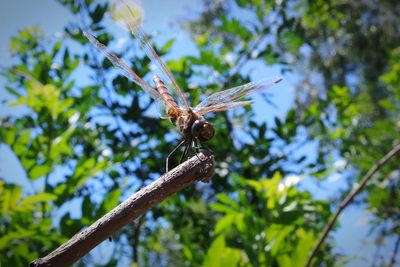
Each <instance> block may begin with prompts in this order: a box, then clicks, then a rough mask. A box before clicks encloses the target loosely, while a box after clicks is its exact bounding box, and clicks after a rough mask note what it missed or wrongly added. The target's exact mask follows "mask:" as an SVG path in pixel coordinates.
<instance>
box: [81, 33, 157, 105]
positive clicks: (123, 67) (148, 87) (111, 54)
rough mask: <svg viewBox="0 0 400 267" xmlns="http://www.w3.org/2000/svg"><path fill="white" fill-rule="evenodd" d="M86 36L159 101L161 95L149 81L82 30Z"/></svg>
mask: <svg viewBox="0 0 400 267" xmlns="http://www.w3.org/2000/svg"><path fill="white" fill-rule="evenodd" d="M83 34H84V35H85V36H86V38H87V39H88V40H89V41H90V42H91V43H92V44H93V45H94V46H95V47H97V48H98V49H99V50H100V51H101V52H102V53H103V54H104V55H105V56H106V57H107V58H108V59H109V60H110V61H111V63H112V64H113V65H114V66H115V67H116V68H117V69H119V70H120V71H121V73H122V74H123V75H124V76H125V77H126V78H128V79H129V80H131V81H132V82H134V83H136V84H137V85H139V86H140V87H141V88H142V89H143V90H144V91H145V92H146V93H147V94H148V95H149V96H150V97H151V98H153V99H154V100H157V101H160V100H161V99H162V98H161V95H160V94H159V93H158V91H157V90H156V89H154V88H153V87H152V86H151V85H150V84H149V83H147V82H146V81H144V80H143V79H142V78H140V77H139V75H137V74H136V72H134V71H133V70H132V69H131V68H130V67H129V66H128V65H127V64H126V63H125V62H124V61H123V60H122V59H120V58H119V57H117V55H116V54H115V53H113V52H112V51H111V50H110V49H108V47H107V46H105V45H103V44H102V43H100V42H99V41H98V40H97V39H96V38H95V37H94V36H93V35H92V34H90V33H88V32H83Z"/></svg>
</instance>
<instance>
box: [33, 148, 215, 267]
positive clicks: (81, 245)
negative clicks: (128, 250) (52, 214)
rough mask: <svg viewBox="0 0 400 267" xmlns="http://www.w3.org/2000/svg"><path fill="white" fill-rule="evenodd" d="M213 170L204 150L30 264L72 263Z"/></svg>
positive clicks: (56, 264)
mask: <svg viewBox="0 0 400 267" xmlns="http://www.w3.org/2000/svg"><path fill="white" fill-rule="evenodd" d="M213 174H214V156H213V154H212V152H209V151H205V152H203V153H199V154H197V155H195V156H194V157H192V158H190V159H189V160H188V161H186V162H184V163H182V164H181V165H179V166H177V167H176V168H174V169H173V170H171V171H170V172H168V173H166V174H164V175H162V176H161V177H160V178H159V179H157V180H155V181H154V182H153V183H151V184H150V185H148V186H146V187H143V188H142V189H140V190H139V191H138V192H136V193H135V194H133V195H132V196H131V197H130V198H128V199H127V200H125V201H124V202H122V203H121V204H119V205H118V206H117V207H115V208H114V209H113V210H111V211H110V212H108V213H107V214H106V215H104V216H103V217H102V218H100V219H99V220H97V221H96V222H95V223H93V224H92V225H91V226H89V227H88V228H86V229H84V230H82V231H81V232H80V233H78V234H76V235H74V236H73V237H72V238H71V239H70V240H69V241H67V242H66V243H64V244H62V245H61V246H60V247H58V248H57V249H56V250H54V251H53V252H51V253H50V254H49V255H47V256H46V257H43V258H38V259H36V260H34V261H33V262H31V264H30V266H70V265H71V264H72V263H74V262H75V261H77V260H79V259H80V258H82V257H83V256H84V255H85V254H86V253H88V252H89V251H90V250H91V249H93V248H94V247H95V246H96V245H98V244H99V243H100V242H102V241H103V240H105V239H107V238H108V237H110V236H111V235H113V234H114V233H115V232H116V231H117V230H119V229H121V228H122V227H123V226H125V225H126V224H128V223H130V222H132V220H134V219H135V218H137V217H139V216H140V215H141V214H143V213H144V212H145V211H147V210H148V209H150V208H151V207H153V206H154V205H156V204H158V203H160V202H161V201H163V200H164V199H166V198H168V197H169V196H171V195H172V194H174V193H176V192H178V191H180V190H181V189H183V188H184V187H186V186H188V185H189V184H191V183H193V182H196V181H202V182H209V181H210V179H211V177H212V175H213Z"/></svg>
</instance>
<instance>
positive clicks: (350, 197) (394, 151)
mask: <svg viewBox="0 0 400 267" xmlns="http://www.w3.org/2000/svg"><path fill="white" fill-rule="evenodd" d="M399 152H400V144H398V145H396V146H394V148H393V149H392V150H390V152H389V153H387V154H386V155H385V156H384V157H383V158H382V159H381V160H380V161H378V163H377V164H375V165H374V166H373V167H372V168H371V169H370V170H369V171H368V173H367V174H366V175H365V176H364V177H363V178H362V179H361V182H360V183H359V185H358V186H357V187H356V188H354V190H353V191H352V192H351V193H350V194H349V195H348V196H347V197H346V198H345V199H344V200H343V201H342V203H340V206H339V208H338V210H337V211H336V212H335V214H334V215H333V217H332V218H331V219H330V221H329V223H328V224H327V225H326V226H325V229H324V231H323V232H322V235H321V237H320V238H319V240H318V242H317V244H316V245H315V247H314V248H313V250H312V251H311V253H310V255H309V257H308V260H307V263H306V265H305V266H306V267H309V266H311V261H312V259H313V257H314V256H315V254H316V253H317V251H318V249H319V248H320V247H321V245H322V243H323V242H324V240H325V238H326V237H327V236H328V234H329V232H330V231H331V230H332V227H333V224H334V223H335V222H336V219H337V218H338V217H339V215H340V214H341V213H342V211H343V210H344V209H345V208H346V207H347V206H348V205H349V204H350V203H351V202H352V201H353V199H354V197H355V196H356V195H357V194H358V193H360V192H361V190H362V189H363V188H364V186H365V185H366V184H367V182H368V181H369V180H370V179H371V177H372V176H373V175H374V174H375V173H376V172H377V171H379V170H380V169H381V168H382V167H383V166H384V165H385V164H386V163H387V162H388V161H389V160H390V159H392V158H393V157H394V156H395V155H396V154H397V153H399Z"/></svg>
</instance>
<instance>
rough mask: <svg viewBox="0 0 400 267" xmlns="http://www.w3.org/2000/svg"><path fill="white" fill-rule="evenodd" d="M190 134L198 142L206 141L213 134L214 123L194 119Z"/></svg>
mask: <svg viewBox="0 0 400 267" xmlns="http://www.w3.org/2000/svg"><path fill="white" fill-rule="evenodd" d="M192 135H193V136H194V137H195V138H197V139H198V140H199V141H200V142H206V141H208V140H210V139H211V138H212V137H213V136H214V125H213V124H212V123H209V122H208V121H204V120H195V121H194V123H193V125H192Z"/></svg>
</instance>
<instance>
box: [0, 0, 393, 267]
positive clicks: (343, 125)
mask: <svg viewBox="0 0 400 267" xmlns="http://www.w3.org/2000/svg"><path fill="white" fill-rule="evenodd" d="M59 2H60V3H62V4H63V5H64V6H65V7H66V8H68V9H69V10H70V11H71V12H72V13H73V14H75V17H76V18H77V21H74V22H72V23H71V24H69V25H68V26H66V28H65V31H64V35H63V37H62V39H57V38H52V39H50V40H49V39H47V38H45V37H43V33H41V31H40V30H39V29H26V30H23V31H21V32H19V33H18V35H17V36H16V37H14V38H13V40H12V41H11V49H12V51H13V55H14V61H13V62H14V64H13V65H12V66H11V67H10V68H8V69H7V70H4V71H3V75H4V77H6V78H7V79H8V83H7V86H6V87H5V88H4V89H6V90H8V92H10V93H12V94H14V95H15V99H16V100H15V101H13V102H12V103H11V104H12V105H25V106H27V107H28V108H29V112H26V113H23V114H18V115H11V116H8V117H6V118H2V119H1V124H2V128H1V130H0V138H1V142H2V143H3V144H6V145H8V146H9V147H10V148H11V149H12V150H13V152H14V153H15V155H17V157H18V159H19V161H20V162H21V165H22V167H23V168H24V170H25V171H26V175H27V178H28V179H29V183H30V184H31V188H22V187H21V186H18V185H16V184H13V183H6V182H4V181H2V183H1V187H0V190H1V196H0V203H1V204H0V205H1V206H0V207H1V211H2V217H1V224H0V233H1V237H0V251H1V252H2V255H7V257H4V258H3V257H2V258H1V259H0V261H1V262H2V263H4V264H5V265H10V264H11V263H13V264H15V263H17V264H18V265H26V264H27V263H29V262H30V261H31V260H33V259H34V258H36V257H38V256H43V255H44V254H46V253H48V252H50V251H51V250H53V249H54V248H55V247H57V246H58V245H59V244H61V243H62V242H64V241H65V240H66V239H68V238H70V237H71V236H72V235H73V234H75V233H76V232H78V231H79V230H80V229H82V228H83V227H85V226H87V225H89V224H91V223H92V222H93V221H95V220H96V219H97V218H99V217H100V216H101V215H103V214H104V213H106V212H107V211H109V210H111V209H112V208H113V207H114V206H115V205H117V204H118V202H119V201H121V200H122V199H124V198H126V197H127V196H129V195H130V194H131V193H133V192H134V191H136V190H137V189H138V188H140V187H141V186H143V185H145V184H147V183H148V182H149V181H151V180H152V179H154V178H157V177H158V176H159V175H160V174H162V173H163V169H162V167H161V166H164V160H165V157H166V156H167V154H168V153H169V152H170V150H171V148H173V147H174V145H176V142H177V134H176V133H175V132H174V131H173V130H172V127H171V126H172V125H171V123H170V122H168V121H166V120H160V119H159V118H157V117H155V116H153V115H152V114H153V112H152V109H153V107H154V104H153V103H152V101H151V100H150V98H148V97H147V96H145V95H144V93H143V92H142V91H141V89H140V88H138V87H137V86H136V85H134V84H132V83H130V82H129V81H128V80H127V79H125V78H124V77H122V76H118V75H116V74H115V71H114V70H113V68H112V66H111V64H110V63H109V62H108V61H107V60H104V59H103V58H102V57H101V56H100V55H99V53H97V51H96V50H95V49H94V48H92V47H91V46H90V45H89V44H88V43H87V40H86V39H85V38H84V37H83V36H82V31H81V29H82V28H83V27H87V28H88V29H89V30H90V31H91V32H93V33H95V34H96V36H97V37H98V38H99V40H100V41H101V42H103V43H105V44H108V45H109V44H110V45H112V44H113V43H115V37H114V36H113V35H112V33H111V32H110V31H109V30H107V28H106V26H105V22H104V15H105V12H106V11H107V9H108V5H107V4H98V3H93V1H90V0H86V1H84V2H85V3H84V5H83V6H82V5H81V4H80V3H78V2H74V1H66V0H60V1H59ZM367 4H369V2H368V3H363V2H361V4H360V6H361V7H362V8H360V7H359V6H356V4H352V3H345V2H340V3H339V2H338V3H325V2H323V1H320V2H315V4H314V3H308V2H303V1H281V2H274V3H269V2H262V1H236V2H234V1H227V2H224V3H223V5H222V4H218V5H214V4H212V3H211V2H210V3H208V4H207V5H206V7H207V8H206V9H205V12H204V13H203V14H201V16H200V17H199V18H198V20H196V21H190V22H188V23H187V24H186V25H187V26H189V27H190V29H191V32H192V33H193V35H192V37H193V40H194V41H195V43H196V46H197V49H198V56H186V57H182V58H179V59H176V60H172V61H169V62H167V63H168V67H169V68H170V69H171V70H172V71H173V72H174V75H175V78H176V80H177V82H178V83H179V84H180V85H181V87H182V88H191V89H188V90H186V92H188V93H189V94H190V99H191V100H192V102H193V103H198V102H199V99H201V98H202V97H203V96H205V95H208V94H210V93H211V92H215V91H218V90H221V89H222V88H228V87H232V86H235V85H240V84H243V83H246V82H248V81H249V80H250V77H249V74H248V73H245V72H244V67H245V66H246V65H248V64H252V62H253V61H261V62H262V63H263V64H269V65H271V64H279V65H280V66H281V67H283V69H284V70H286V71H295V70H297V69H296V64H302V68H303V69H307V70H309V72H308V73H306V74H307V75H304V73H302V77H308V75H310V77H311V78H310V79H304V80H305V81H307V83H306V82H302V83H301V88H305V86H304V84H307V85H309V88H310V89H309V90H299V92H300V93H299V95H298V96H297V99H298V101H297V102H296V106H295V107H294V108H293V109H291V110H290V111H289V112H288V113H287V114H286V115H285V117H284V118H283V119H280V118H275V124H274V125H267V124H266V123H265V122H263V123H259V122H257V121H255V119H254V116H253V115H254V112H253V111H252V110H251V108H246V110H244V109H242V110H238V111H235V112H228V113H223V114H219V115H217V116H215V117H211V118H210V120H212V121H213V122H214V123H215V126H216V132H217V134H216V135H215V137H214V139H213V140H212V141H211V142H210V144H209V146H210V148H211V149H212V150H213V151H214V153H215V157H216V175H215V176H214V178H213V180H212V182H211V184H209V185H207V186H204V185H196V186H193V187H190V188H187V189H185V190H184V191H182V192H181V193H180V194H178V195H175V196H173V197H171V198H170V199H169V200H168V201H166V202H164V203H162V204H161V205H159V206H157V207H156V208H154V209H152V210H151V211H150V212H148V213H147V214H145V215H144V216H142V218H140V219H139V220H137V221H135V222H132V224H131V225H128V226H127V227H125V228H124V229H123V230H122V231H121V232H120V233H118V234H117V235H116V236H114V237H113V242H112V243H110V244H108V248H109V249H110V250H113V253H112V255H113V256H112V257H111V258H110V259H109V260H108V262H106V263H104V262H102V264H104V265H108V266H114V265H116V264H118V263H120V264H121V262H125V261H126V262H133V263H136V264H138V265H140V266H150V265H157V266H160V265H161V266H167V265H168V266H169V265H172V266H174V265H179V266H181V265H188V266H192V265H204V266H209V265H210V263H211V262H212V263H213V264H214V265H215V266H234V265H239V266H241V265H243V266H301V265H303V264H304V263H305V262H306V260H307V256H308V253H309V251H310V250H311V247H312V246H313V244H314V243H315V242H316V239H317V238H318V235H319V233H320V232H321V229H322V228H323V226H324V224H325V223H326V221H327V219H328V218H329V215H330V211H329V210H330V207H329V205H328V203H326V202H324V201H320V200H315V199H313V196H312V195H311V194H310V193H309V192H306V191H299V190H298V189H296V188H295V187H293V185H294V184H295V183H296V182H298V177H300V176H301V175H313V176H316V177H320V178H324V177H326V176H327V175H328V174H329V170H330V169H331V168H330V167H331V165H332V162H331V161H330V160H331V159H330V157H332V156H334V157H340V158H345V159H346V161H347V163H348V165H349V168H350V167H351V172H349V173H350V174H351V175H353V176H354V177H356V176H357V175H358V174H359V173H363V172H365V170H366V169H368V168H369V167H370V166H371V165H372V164H373V163H374V161H375V160H377V159H378V158H380V157H381V155H382V154H383V153H385V152H386V151H387V150H389V149H388V148H389V147H390V146H391V145H392V144H393V143H395V142H396V141H397V142H398V140H396V138H398V137H397V136H398V125H397V124H396V123H395V122H396V121H398V114H399V113H398V108H399V105H398V103H399V89H398V88H399V86H398V85H399V83H400V82H399V79H398V78H397V75H396V74H397V73H398V64H397V62H398V61H397V60H396V58H398V57H399V53H398V51H397V50H396V49H395V43H396V40H397V39H395V38H396V37H395V36H396V35H395V34H390V33H389V32H386V31H385V27H386V26H384V25H386V24H387V23H386V22H385V23H383V22H381V24H377V25H375V24H374V25H375V27H376V31H378V32H380V34H382V35H383V36H385V34H386V35H387V39H385V38H386V37H385V38H383V40H381V39H380V40H379V41H380V42H382V43H379V44H376V46H377V47H378V46H379V47H378V48H379V49H375V50H372V51H371V49H370V50H367V49H364V50H363V48H362V47H358V48H355V47H354V46H348V45H346V40H347V39H346V38H350V37H351V35H352V34H353V35H354V38H355V37H357V36H356V35H359V36H358V38H361V37H363V36H365V35H367V34H371V36H370V37H372V33H370V32H369V31H366V32H362V31H361V29H364V26H365V25H363V24H362V23H363V21H362V20H361V21H360V22H357V20H356V19H354V20H353V18H358V17H360V18H361V17H363V16H364V14H369V13H368V12H366V11H369V10H370V9H371V10H372V9H373V7H374V6H373V5H372V4H371V5H372V7H371V6H368V5H367ZM392 5H396V4H395V3H392ZM384 7H385V8H386V9H387V10H386V9H385V10H386V11H387V12H390V11H392V10H395V9H394V8H393V7H392V6H390V3H388V4H387V5H386V4H385V5H384ZM378 10H379V9H378ZM241 12H244V13H241ZM239 14H246V15H243V16H239ZM266 14H268V15H267V16H266ZM333 14H334V15H335V16H333ZM379 14H380V13H379V12H378V13H376V12H375V13H374V12H372V11H371V14H370V15H369V16H371V17H372V18H374V16H376V17H377V18H379ZM350 15H351V16H350ZM336 16H337V17H336ZM382 17H383V16H381V17H380V18H381V19H382ZM345 18H347V20H346V19H345ZM391 19H392V20H393V21H392V24H391V25H393V29H392V30H393V31H395V29H396V27H394V26H395V25H396V24H395V22H396V17H393V18H391ZM319 20H320V21H319ZM366 22H368V23H369V22H370V20H369V19H366ZM379 25H380V26H379ZM354 27H356V28H354ZM357 27H359V28H357ZM356 30H357V31H356ZM358 30H359V31H358ZM360 32H361V33H360ZM327 36H329V37H332V38H333V40H330V39H329V38H326V37H327ZM367 37H368V35H367ZM389 37H390V38H389ZM340 38H342V39H340ZM375 38H376V37H375ZM391 38H393V39H391ZM66 40H68V42H66ZM363 40H370V39H369V38H366V39H363ZM390 40H391V41H390ZM359 42H360V44H362V43H363V41H362V40H361V41H359ZM397 43H398V42H397ZM172 45H173V40H170V41H168V42H166V43H165V44H162V45H155V47H156V50H157V52H158V54H159V55H161V56H162V55H165V54H166V53H168V51H169V50H170V48H171V46H172ZM372 45H373V42H372V43H371V46H372ZM360 46H361V45H360ZM77 47H79V48H77ZM330 49H333V50H334V51H340V53H343V54H342V57H340V58H341V59H340V60H339V59H338V58H336V57H335V56H333V55H332V53H331V52H330V51H332V50H330ZM121 51H124V53H123V54H121V55H122V56H123V57H124V59H125V60H126V61H128V62H129V63H130V64H131V66H132V68H133V69H135V71H136V72H137V73H138V74H139V75H141V76H144V77H146V78H148V76H146V74H148V73H149V72H150V71H149V61H148V59H147V58H145V57H144V55H143V53H142V52H141V51H140V49H138V46H137V43H136V42H135V40H129V41H128V43H127V44H126V45H125V47H124V50H122V49H121ZM361 51H364V53H362V52H361ZM368 51H369V52H368ZM396 51H397V52H396ZM117 52H118V51H117ZM325 53H327V54H325ZM337 53H338V52H337ZM337 53H336V54H337ZM372 53H374V54H373V55H372ZM375 53H376V54H375ZM378 54H380V55H381V56H382V54H383V55H385V57H383V58H380V57H379V56H378ZM375 55H376V57H375ZM367 56H370V57H372V58H374V59H375V60H376V61H377V62H375V63H373V64H377V65H376V66H379V68H378V67H376V66H375V65H373V64H372V63H371V62H372V61H371V60H369V59H368V60H367ZM380 60H381V61H380ZM378 61H379V62H380V64H381V65H379V64H378V63H379V62H378ZM337 62H340V65H339V63H337ZM342 64H343V65H342ZM368 64H371V65H368ZM353 65H354V66H355V67H354V72H350V71H348V70H347V69H346V68H350V66H353ZM308 66H310V67H308ZM311 66H312V67H311ZM344 66H346V67H344ZM356 69H357V70H356ZM82 73H84V74H85V75H86V76H88V77H90V79H89V80H88V79H85V78H83V77H82ZM309 73H311V74H312V76H311V74H309ZM368 73H369V75H367V74H368ZM317 74H318V75H317ZM340 75H342V76H340ZM346 75H347V76H346ZM313 77H318V79H317V80H316V81H314V80H313V79H314V78H313ZM367 78H368V79H367ZM374 82H375V83H374ZM314 83H316V84H314ZM193 84H194V85H193ZM361 85H363V86H361ZM299 86H300V85H299ZM364 86H365V87H364ZM379 86H380V87H379ZM202 88H206V89H202ZM200 89H201V90H200ZM317 89H318V90H317ZM375 94H376V95H375ZM378 96H379V97H378ZM376 99H379V101H376ZM265 100H266V104H268V98H267V97H266V98H265ZM296 111H300V112H296ZM379 112H380V113H379ZM396 116H397V117H396ZM239 126H240V129H239ZM396 127H397V128H396ZM304 128H306V129H307V133H308V135H307V136H306V138H305V136H304V134H301V132H302V129H304ZM396 131H397V134H396ZM238 136H240V137H239V138H238ZM309 140H317V141H318V144H319V146H318V155H319V156H318V157H317V158H316V159H313V158H310V157H307V153H306V152H304V153H303V152H302V151H301V149H300V152H299V148H301V145H302V143H303V142H304V141H306V142H308V141H309ZM396 168H398V166H396V165H395V166H388V167H387V170H386V171H387V172H386V173H382V177H380V178H379V179H376V180H375V181H376V184H374V185H373V186H372V187H371V188H370V190H369V192H368V195H367V196H366V201H367V203H368V205H369V207H370V208H371V210H372V211H373V212H376V214H379V216H377V217H376V223H377V225H381V224H382V223H383V222H385V221H387V220H391V222H393V224H390V226H387V227H385V232H384V233H385V234H386V235H387V234H391V235H394V234H397V235H398V229H399V227H398V218H395V217H394V216H395V215H396V214H399V213H398V203H399V201H396V198H398V194H397V193H396V191H395V190H394V188H396V186H397V187H398V180H399V177H398V176H399V175H398V173H396V172H393V170H395V169H396ZM299 170H300V171H299ZM389 172H391V174H390V175H391V176H390V177H392V178H391V179H390V180H389V179H388V178H387V177H388V175H389V174H388V173H389ZM396 175H397V176H396ZM387 181H389V183H388V182H387ZM387 188H392V190H387ZM388 205H389V206H388ZM387 207H389V208H387ZM71 209H79V210H80V211H81V212H80V213H81V215H80V216H78V217H71ZM65 210H67V212H65ZM396 210H397V213H396ZM60 214H61V215H62V216H61V218H59V216H58V217H57V215H60ZM396 231H397V232H396ZM332 246H333V243H332V240H328V242H327V243H326V244H325V245H324V247H323V248H322V250H321V251H320V252H319V254H318V255H317V259H316V262H318V263H320V264H321V265H323V266H324V265H326V266H333V265H334V264H338V262H339V261H340V260H344V257H343V255H335V254H333V252H332ZM334 260H335V261H334ZM97 261H98V260H96V255H95V254H90V255H88V256H87V257H85V258H84V259H82V261H81V262H80V264H81V265H85V264H89V263H95V262H97Z"/></svg>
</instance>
